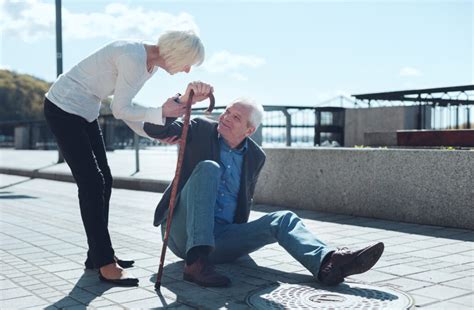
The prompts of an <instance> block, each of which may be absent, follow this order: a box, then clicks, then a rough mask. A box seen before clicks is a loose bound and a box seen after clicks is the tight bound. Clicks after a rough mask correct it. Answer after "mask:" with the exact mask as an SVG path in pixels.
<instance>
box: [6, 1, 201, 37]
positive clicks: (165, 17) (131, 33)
mask: <svg viewBox="0 0 474 310" xmlns="http://www.w3.org/2000/svg"><path fill="white" fill-rule="evenodd" d="M51 2H53V1H48V2H42V1H39V0H19V1H18V0H10V1H5V0H0V12H1V14H0V15H1V16H2V18H1V20H0V31H1V32H2V33H3V34H4V35H5V36H15V37H20V38H21V39H23V40H24V41H30V40H39V39H42V38H45V37H53V36H54V35H55V23H56V20H55V19H56V13H55V5H54V2H53V3H51ZM62 24H63V37H64V38H65V39H90V38H97V37H105V38H112V39H115V38H123V37H133V38H144V39H157V38H158V34H159V33H161V32H163V31H164V30H169V29H175V30H193V31H195V32H196V33H199V27H198V26H197V24H196V23H195V21H194V18H193V16H191V15H190V14H188V13H185V12H183V13H179V14H177V15H174V14H170V13H166V12H162V11H153V10H147V9H144V8H142V7H141V6H130V7H129V6H127V5H125V4H119V3H114V4H109V5H107V6H106V7H105V9H104V11H103V12H97V13H74V12H71V11H70V10H68V9H66V8H65V7H64V4H63V8H62Z"/></svg>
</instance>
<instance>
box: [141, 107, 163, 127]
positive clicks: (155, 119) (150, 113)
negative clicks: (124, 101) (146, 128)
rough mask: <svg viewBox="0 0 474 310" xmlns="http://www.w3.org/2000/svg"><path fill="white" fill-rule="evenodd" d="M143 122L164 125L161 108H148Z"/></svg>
mask: <svg viewBox="0 0 474 310" xmlns="http://www.w3.org/2000/svg"><path fill="white" fill-rule="evenodd" d="M145 122H148V123H152V124H155V125H164V124H166V117H163V110H162V109H161V107H158V108H148V109H147V111H146V113H145Z"/></svg>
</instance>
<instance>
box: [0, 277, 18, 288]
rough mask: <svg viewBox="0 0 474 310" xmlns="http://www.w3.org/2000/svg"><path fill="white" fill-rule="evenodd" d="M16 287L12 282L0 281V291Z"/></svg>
mask: <svg viewBox="0 0 474 310" xmlns="http://www.w3.org/2000/svg"><path fill="white" fill-rule="evenodd" d="M16 287H18V285H16V284H15V283H14V282H12V281H10V280H7V279H4V280H0V289H1V290H5V289H11V288H16Z"/></svg>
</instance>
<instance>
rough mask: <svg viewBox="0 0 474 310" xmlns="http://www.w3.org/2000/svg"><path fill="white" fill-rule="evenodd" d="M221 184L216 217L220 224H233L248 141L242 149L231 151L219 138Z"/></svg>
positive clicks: (218, 192)
mask: <svg viewBox="0 0 474 310" xmlns="http://www.w3.org/2000/svg"><path fill="white" fill-rule="evenodd" d="M219 147H220V162H219V164H220V166H221V169H222V177H221V182H220V184H219V189H218V191H217V201H216V206H215V210H214V217H215V220H216V222H218V223H229V224H230V223H232V222H233V221H234V214H235V210H236V208H237V196H238V194H239V190H240V176H241V173H242V162H243V158H244V154H245V151H246V150H247V140H245V142H244V145H243V146H242V147H241V148H240V149H231V148H230V147H229V146H228V145H227V144H226V143H225V142H224V139H223V138H222V137H219Z"/></svg>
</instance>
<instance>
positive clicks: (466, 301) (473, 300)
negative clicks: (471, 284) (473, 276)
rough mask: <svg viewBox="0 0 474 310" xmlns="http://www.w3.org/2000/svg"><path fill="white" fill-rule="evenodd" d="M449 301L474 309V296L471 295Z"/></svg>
mask: <svg viewBox="0 0 474 310" xmlns="http://www.w3.org/2000/svg"><path fill="white" fill-rule="evenodd" d="M449 301H451V302H453V303H456V304H461V305H464V306H467V307H471V309H472V305H474V294H472V293H471V294H468V295H465V296H461V297H456V298H453V299H450V300H449Z"/></svg>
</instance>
